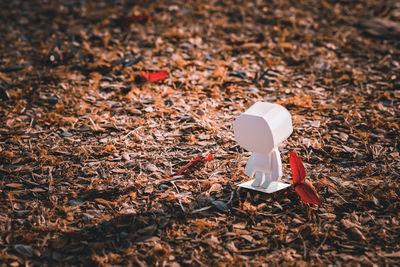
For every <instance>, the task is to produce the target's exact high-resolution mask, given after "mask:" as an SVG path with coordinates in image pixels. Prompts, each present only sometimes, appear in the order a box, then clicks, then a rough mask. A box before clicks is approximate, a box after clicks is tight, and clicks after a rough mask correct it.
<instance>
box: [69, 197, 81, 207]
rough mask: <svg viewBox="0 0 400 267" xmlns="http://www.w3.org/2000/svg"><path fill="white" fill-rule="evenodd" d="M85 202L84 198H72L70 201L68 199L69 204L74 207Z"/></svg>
mask: <svg viewBox="0 0 400 267" xmlns="http://www.w3.org/2000/svg"><path fill="white" fill-rule="evenodd" d="M82 203H83V200H82V199H78V198H77V199H70V200H69V201H68V205H69V206H72V207H75V206H79V205H81V204H82Z"/></svg>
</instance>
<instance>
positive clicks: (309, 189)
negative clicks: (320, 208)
mask: <svg viewBox="0 0 400 267" xmlns="http://www.w3.org/2000/svg"><path fill="white" fill-rule="evenodd" d="M295 190H296V192H297V194H299V196H300V197H301V199H302V200H303V201H304V202H306V203H312V204H315V205H321V204H322V202H321V200H320V199H319V196H318V193H317V191H315V188H314V186H313V185H312V184H311V183H309V182H307V181H302V182H301V183H300V184H297V185H296V187H295Z"/></svg>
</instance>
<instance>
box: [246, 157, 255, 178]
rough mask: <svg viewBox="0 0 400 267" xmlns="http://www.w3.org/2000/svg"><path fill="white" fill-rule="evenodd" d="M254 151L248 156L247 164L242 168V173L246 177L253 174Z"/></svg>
mask: <svg viewBox="0 0 400 267" xmlns="http://www.w3.org/2000/svg"><path fill="white" fill-rule="evenodd" d="M254 156H255V155H254V153H252V154H251V156H250V158H249V159H248V160H247V164H246V167H245V168H244V173H245V174H246V175H247V176H248V177H250V178H251V177H253V175H254V171H255V170H254Z"/></svg>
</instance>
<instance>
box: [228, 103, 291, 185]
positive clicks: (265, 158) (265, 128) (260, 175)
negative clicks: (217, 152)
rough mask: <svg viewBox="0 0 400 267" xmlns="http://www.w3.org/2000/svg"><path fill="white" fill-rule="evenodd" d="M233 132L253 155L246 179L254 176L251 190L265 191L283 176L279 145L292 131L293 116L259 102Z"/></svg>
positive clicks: (269, 104)
mask: <svg viewBox="0 0 400 267" xmlns="http://www.w3.org/2000/svg"><path fill="white" fill-rule="evenodd" d="M233 130H234V133H235V139H236V141H237V142H238V143H239V145H240V146H242V147H243V148H245V149H247V150H248V151H251V152H253V153H252V155H251V156H250V158H249V160H248V162H247V164H246V168H245V173H246V175H247V176H249V177H253V176H254V175H255V180H254V181H253V182H252V183H251V187H253V188H254V189H257V188H258V189H261V190H263V191H265V189H268V188H269V187H270V185H271V183H272V182H276V181H278V179H279V178H280V177H281V176H282V162H281V157H280V154H279V151H278V145H279V144H281V143H282V142H283V141H284V140H286V139H287V138H288V137H289V136H290V134H291V133H292V131H293V128H292V119H291V116H290V113H289V112H288V111H287V110H286V109H285V108H284V107H282V106H281V105H278V104H271V103H264V102H257V103H255V104H254V105H253V106H251V107H250V108H249V109H248V110H246V111H245V112H244V113H243V114H241V115H240V116H239V117H237V118H236V120H235V122H234V124H233ZM246 185H248V182H247V183H246Z"/></svg>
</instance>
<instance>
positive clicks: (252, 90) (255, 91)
mask: <svg viewBox="0 0 400 267" xmlns="http://www.w3.org/2000/svg"><path fill="white" fill-rule="evenodd" d="M247 90H248V91H249V92H251V93H258V92H259V91H260V90H258V88H256V87H249V88H248V89H247Z"/></svg>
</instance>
